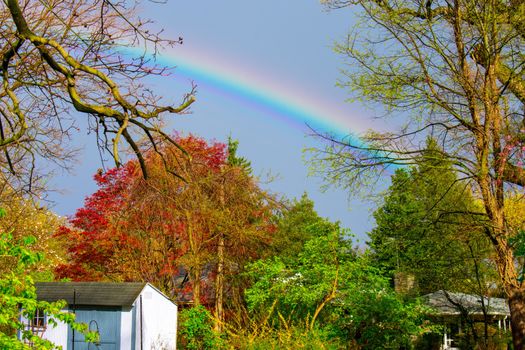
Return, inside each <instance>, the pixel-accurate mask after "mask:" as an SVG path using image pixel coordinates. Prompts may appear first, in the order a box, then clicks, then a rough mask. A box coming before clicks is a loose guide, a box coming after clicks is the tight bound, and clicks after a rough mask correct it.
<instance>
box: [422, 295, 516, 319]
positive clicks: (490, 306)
mask: <svg viewBox="0 0 525 350" xmlns="http://www.w3.org/2000/svg"><path fill="white" fill-rule="evenodd" d="M423 299H424V300H425V302H426V304H427V305H428V306H430V307H431V308H433V309H434V310H435V311H436V314H437V315H439V316H447V315H459V314H460V308H464V309H465V310H466V311H467V312H468V313H469V314H471V315H482V314H483V309H482V304H481V296H479V295H471V294H465V293H453V292H447V291H443V290H439V291H437V292H434V293H431V294H427V295H425V296H423ZM483 302H484V305H485V307H486V310H487V314H488V315H493V316H510V311H509V306H508V305H507V301H506V300H505V299H502V298H487V297H483Z"/></svg>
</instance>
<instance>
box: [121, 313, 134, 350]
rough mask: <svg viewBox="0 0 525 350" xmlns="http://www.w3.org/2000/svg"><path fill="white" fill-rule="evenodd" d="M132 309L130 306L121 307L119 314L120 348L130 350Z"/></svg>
mask: <svg viewBox="0 0 525 350" xmlns="http://www.w3.org/2000/svg"><path fill="white" fill-rule="evenodd" d="M132 311H133V309H132V308H131V307H122V313H121V314H120V349H121V350H131V333H132V332H131V331H132V321H133V313H132Z"/></svg>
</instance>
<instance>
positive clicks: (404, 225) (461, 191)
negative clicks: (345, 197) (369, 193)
mask: <svg viewBox="0 0 525 350" xmlns="http://www.w3.org/2000/svg"><path fill="white" fill-rule="evenodd" d="M427 145H428V146H427V149H426V150H425V152H424V153H423V155H422V156H421V158H420V159H419V161H418V165H417V166H415V167H412V168H411V169H397V170H396V173H395V174H394V175H393V176H392V185H391V186H390V188H389V189H388V191H387V194H386V196H385V201H384V204H383V205H382V206H381V207H380V208H378V209H377V210H376V212H375V213H374V218H375V220H376V227H375V228H374V229H373V230H372V231H371V232H370V234H369V236H370V242H369V244H370V247H371V248H372V250H373V253H374V254H373V255H374V258H375V260H376V261H377V262H378V263H379V265H380V266H382V267H385V268H387V269H388V270H389V271H391V272H396V273H399V275H402V274H403V273H408V274H411V275H412V276H414V277H415V279H416V281H417V284H418V287H419V290H418V291H419V292H420V293H423V294H426V293H431V292H435V291H436V290H441V289H448V290H454V291H462V292H469V293H475V294H483V293H484V292H486V287H484V288H483V290H482V291H480V290H479V288H478V283H476V281H477V278H476V271H475V270H476V269H475V267H476V266H485V267H488V265H487V263H486V261H487V259H488V258H489V257H490V253H489V251H488V248H489V242H488V241H487V239H486V237H485V236H484V235H483V231H482V225H483V224H484V223H483V222H482V221H480V218H477V217H475V216H474V217H472V216H471V215H470V214H469V213H470V212H472V211H473V210H475V209H476V203H475V202H474V200H473V198H472V196H471V192H470V188H465V186H464V185H463V184H461V183H459V182H457V177H456V174H455V172H454V170H453V168H452V166H451V164H450V163H449V162H448V160H447V159H446V158H443V157H441V152H440V150H439V147H438V146H437V145H436V143H435V141H434V140H432V139H429V141H428V143H427ZM486 271H487V268H485V272H486ZM477 277H479V278H489V277H491V276H488V275H487V276H477ZM492 277H493V276H492ZM473 282H474V283H473ZM482 285H485V283H482Z"/></svg>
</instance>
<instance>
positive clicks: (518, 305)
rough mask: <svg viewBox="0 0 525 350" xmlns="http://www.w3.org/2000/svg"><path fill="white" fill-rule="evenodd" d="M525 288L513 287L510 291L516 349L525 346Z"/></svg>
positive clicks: (512, 326) (513, 339) (511, 321)
mask: <svg viewBox="0 0 525 350" xmlns="http://www.w3.org/2000/svg"><path fill="white" fill-rule="evenodd" d="M524 292H525V291H524V290H523V288H512V289H511V290H510V291H509V292H508V294H509V295H508V298H509V309H510V325H511V330H512V342H513V344H514V350H523V349H524V348H525V296H524Z"/></svg>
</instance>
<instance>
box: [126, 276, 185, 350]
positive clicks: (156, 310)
mask: <svg viewBox="0 0 525 350" xmlns="http://www.w3.org/2000/svg"><path fill="white" fill-rule="evenodd" d="M140 295H141V296H142V315H141V310H140V297H139V298H138V299H137V301H136V305H137V307H136V311H137V314H136V317H137V320H136V325H137V333H136V349H137V350H140V349H141V347H140V344H141V328H140V327H141V319H142V323H143V324H142V349H143V350H175V349H176V346H177V341H176V340H177V306H176V305H175V304H174V303H172V302H171V301H170V300H168V299H167V298H166V297H165V296H163V295H162V294H160V293H159V292H158V291H157V290H156V289H155V288H153V287H151V286H150V285H146V287H144V289H143V290H142V292H141V293H140Z"/></svg>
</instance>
